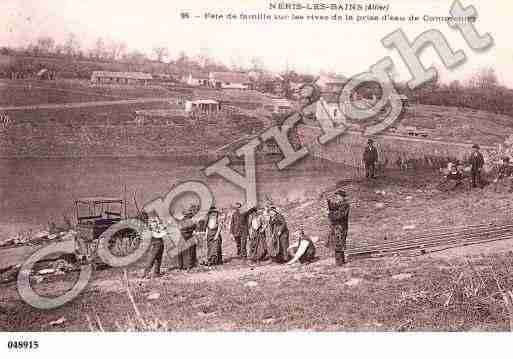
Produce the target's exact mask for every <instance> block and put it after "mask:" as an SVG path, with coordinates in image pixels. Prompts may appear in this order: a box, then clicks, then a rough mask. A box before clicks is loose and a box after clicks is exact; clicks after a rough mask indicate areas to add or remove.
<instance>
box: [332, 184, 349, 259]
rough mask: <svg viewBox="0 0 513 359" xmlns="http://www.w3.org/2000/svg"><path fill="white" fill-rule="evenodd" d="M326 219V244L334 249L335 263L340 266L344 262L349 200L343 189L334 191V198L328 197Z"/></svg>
mask: <svg viewBox="0 0 513 359" xmlns="http://www.w3.org/2000/svg"><path fill="white" fill-rule="evenodd" d="M328 219H329V221H330V233H329V237H328V246H329V247H330V248H333V249H334V250H335V262H336V265H337V266H342V265H344V264H345V263H346V259H345V250H346V239H347V230H348V227H349V202H348V201H347V194H346V192H345V191H343V190H338V191H336V192H335V198H334V199H328Z"/></svg>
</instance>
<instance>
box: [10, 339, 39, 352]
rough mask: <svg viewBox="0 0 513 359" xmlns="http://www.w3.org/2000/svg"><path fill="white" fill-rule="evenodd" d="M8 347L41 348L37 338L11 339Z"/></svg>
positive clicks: (15, 348)
mask: <svg viewBox="0 0 513 359" xmlns="http://www.w3.org/2000/svg"><path fill="white" fill-rule="evenodd" d="M7 348H8V349H11V350H34V349H38V348H39V342H38V341H37V340H9V341H8V342H7Z"/></svg>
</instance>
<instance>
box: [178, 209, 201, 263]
mask: <svg viewBox="0 0 513 359" xmlns="http://www.w3.org/2000/svg"><path fill="white" fill-rule="evenodd" d="M183 216H184V219H183V220H182V221H181V222H180V226H179V229H180V233H181V234H182V238H183V241H184V242H183V243H181V248H180V253H179V254H178V255H177V261H178V267H179V268H180V269H191V268H194V267H196V265H197V263H198V259H197V254H196V243H195V242H194V231H195V230H196V228H197V225H196V223H194V221H193V220H192V218H193V217H194V208H193V207H191V208H189V209H187V210H185V211H183Z"/></svg>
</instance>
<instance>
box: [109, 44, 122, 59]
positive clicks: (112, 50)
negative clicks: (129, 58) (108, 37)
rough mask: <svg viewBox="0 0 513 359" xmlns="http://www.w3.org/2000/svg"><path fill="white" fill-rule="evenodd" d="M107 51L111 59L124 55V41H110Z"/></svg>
mask: <svg viewBox="0 0 513 359" xmlns="http://www.w3.org/2000/svg"><path fill="white" fill-rule="evenodd" d="M108 52H109V57H110V59H111V60H118V59H120V58H122V57H123V56H124V55H125V53H126V44H125V43H124V42H116V41H111V42H110V44H109V50H108Z"/></svg>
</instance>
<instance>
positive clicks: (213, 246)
mask: <svg viewBox="0 0 513 359" xmlns="http://www.w3.org/2000/svg"><path fill="white" fill-rule="evenodd" d="M182 214H183V219H182V220H181V221H180V223H179V228H178V229H179V231H180V234H181V237H182V238H181V239H182V240H180V241H177V243H176V245H177V248H176V253H177V255H176V263H177V266H178V268H180V269H191V268H194V267H196V266H197V265H198V256H197V242H196V238H195V236H196V235H198V234H199V233H203V241H204V242H205V243H206V244H207V259H206V261H205V262H203V263H202V264H204V265H208V266H215V265H219V264H222V263H223V251H222V241H223V240H222V237H221V224H220V221H219V211H218V210H217V208H216V207H215V206H212V207H211V208H210V209H209V211H208V213H207V218H206V220H204V221H201V222H195V221H194V220H193V217H194V215H195V214H196V208H195V206H191V207H190V208H188V209H186V210H185V211H183V213H182ZM141 219H142V220H143V221H145V222H147V223H148V228H149V230H150V231H151V234H152V238H151V245H150V249H149V259H148V261H147V263H146V266H145V269H144V271H143V274H142V276H143V277H145V278H146V277H149V276H150V277H158V276H160V275H161V264H162V257H163V254H164V237H165V236H166V235H168V232H167V231H166V228H165V226H164V224H163V223H162V222H161V221H160V219H159V218H158V217H151V218H150V217H148V214H146V213H143V214H142V216H141ZM201 227H204V228H201ZM201 229H203V231H202V232H200V230H201Z"/></svg>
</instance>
